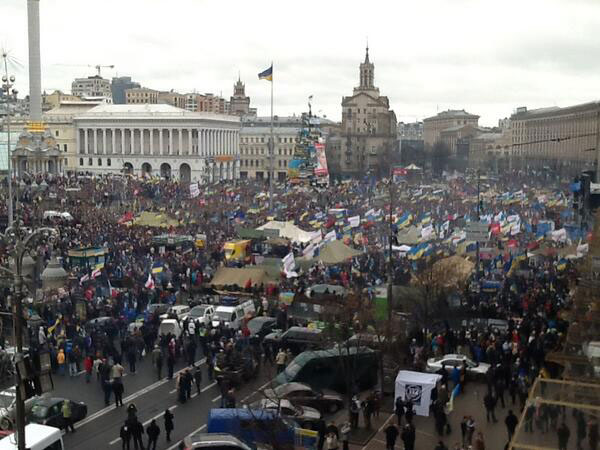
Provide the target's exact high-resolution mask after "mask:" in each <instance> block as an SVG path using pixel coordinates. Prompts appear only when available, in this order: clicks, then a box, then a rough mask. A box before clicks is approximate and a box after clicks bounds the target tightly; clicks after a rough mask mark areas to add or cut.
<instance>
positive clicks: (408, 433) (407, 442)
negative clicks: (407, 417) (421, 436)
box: [400, 423, 417, 450]
mask: <svg viewBox="0 0 600 450" xmlns="http://www.w3.org/2000/svg"><path fill="white" fill-rule="evenodd" d="M400 437H401V438H402V442H404V450H415V439H416V437H417V435H416V431H415V427H414V426H412V424H410V423H407V424H406V425H404V429H403V430H402V434H401V435H400Z"/></svg>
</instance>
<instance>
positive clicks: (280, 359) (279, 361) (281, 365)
mask: <svg viewBox="0 0 600 450" xmlns="http://www.w3.org/2000/svg"><path fill="white" fill-rule="evenodd" d="M286 359H287V354H286V353H285V351H284V350H283V348H280V349H279V352H277V356H275V364H276V365H277V373H281V372H283V371H284V370H285V361H286Z"/></svg>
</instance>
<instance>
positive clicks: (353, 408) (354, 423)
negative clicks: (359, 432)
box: [350, 395, 360, 429]
mask: <svg viewBox="0 0 600 450" xmlns="http://www.w3.org/2000/svg"><path fill="white" fill-rule="evenodd" d="M359 413H360V400H359V399H358V397H357V396H356V395H355V396H354V397H352V400H351V402H350V427H352V428H353V429H356V428H358V419H359Z"/></svg>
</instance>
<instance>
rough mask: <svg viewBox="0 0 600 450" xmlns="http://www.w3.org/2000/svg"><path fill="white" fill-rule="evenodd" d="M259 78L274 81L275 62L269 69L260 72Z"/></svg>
mask: <svg viewBox="0 0 600 450" xmlns="http://www.w3.org/2000/svg"><path fill="white" fill-rule="evenodd" d="M258 79H259V80H268V81H273V64H271V67H269V68H268V69H267V70H263V71H262V72H261V73H259V74H258Z"/></svg>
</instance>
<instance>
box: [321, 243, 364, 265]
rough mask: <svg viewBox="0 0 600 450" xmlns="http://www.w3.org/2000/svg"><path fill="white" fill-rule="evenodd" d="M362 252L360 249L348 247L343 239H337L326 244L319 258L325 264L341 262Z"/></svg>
mask: <svg viewBox="0 0 600 450" xmlns="http://www.w3.org/2000/svg"><path fill="white" fill-rule="evenodd" d="M361 253H362V252H360V251H358V250H354V249H353V248H350V247H348V246H347V245H346V244H344V243H343V242H342V241H337V240H336V241H332V242H328V243H327V244H325V245H324V246H323V248H322V249H321V252H320V253H319V256H318V257H317V259H318V260H319V261H321V262H323V263H324V264H340V263H343V262H344V261H346V260H348V259H350V258H353V257H355V256H358V255H360V254H361Z"/></svg>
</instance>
